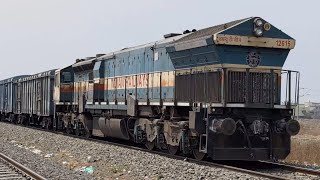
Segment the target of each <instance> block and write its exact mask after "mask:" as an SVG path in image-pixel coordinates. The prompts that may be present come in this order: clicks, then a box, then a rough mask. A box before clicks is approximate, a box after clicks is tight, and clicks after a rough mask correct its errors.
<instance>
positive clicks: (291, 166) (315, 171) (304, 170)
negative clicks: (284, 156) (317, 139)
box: [260, 161, 320, 177]
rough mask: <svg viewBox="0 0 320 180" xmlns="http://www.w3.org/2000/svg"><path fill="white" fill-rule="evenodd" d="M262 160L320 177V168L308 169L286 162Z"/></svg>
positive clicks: (272, 164)
mask: <svg viewBox="0 0 320 180" xmlns="http://www.w3.org/2000/svg"><path fill="white" fill-rule="evenodd" d="M260 162H261V163H264V164H267V165H271V166H274V167H276V168H279V169H283V170H287V171H292V172H298V173H302V174H307V175H313V176H319V177H320V171H319V170H314V169H308V168H304V167H299V166H294V165H289V164H285V163H278V162H269V161H260Z"/></svg>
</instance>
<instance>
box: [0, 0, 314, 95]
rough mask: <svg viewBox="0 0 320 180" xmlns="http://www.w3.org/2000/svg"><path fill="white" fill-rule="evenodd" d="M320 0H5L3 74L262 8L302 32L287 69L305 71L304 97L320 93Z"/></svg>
mask: <svg viewBox="0 0 320 180" xmlns="http://www.w3.org/2000/svg"><path fill="white" fill-rule="evenodd" d="M319 6H320V3H318V1H316V0H314V1H308V2H306V1H292V0H291V1H280V0H268V1H257V0H255V1H249V0H248V1H245V0H242V1H236V0H234V1H230V0H229V1H228V0H224V1H213V0H204V1H200V0H199V1H187V0H159V1H154V0H135V1H132V0H127V1H123V0H117V1H107V0H90V1H89V0H86V1H85V0H51V1H49V0H1V1H0V58H1V59H0V62H1V64H0V79H4V78H7V77H11V76H15V75H20V74H33V73H38V72H41V71H45V70H49V69H54V68H59V67H63V66H66V65H69V64H72V63H73V62H74V61H75V59H76V58H82V57H88V56H94V55H95V54H97V53H106V52H110V51H112V50H118V49H121V48H124V47H127V46H134V45H139V44H143V43H147V42H151V41H154V40H159V39H161V38H162V37H163V34H166V33H169V32H182V31H183V30H186V29H193V28H195V29H201V28H205V27H209V26H212V25H216V24H220V23H224V22H228V21H232V20H236V19H240V18H245V17H249V16H260V17H262V18H264V19H266V20H267V21H269V22H270V23H271V24H273V25H275V26H277V27H278V28H280V29H281V30H283V31H284V32H286V33H287V34H289V35H290V36H292V37H294V38H295V39H296V40H297V45H296V48H295V49H294V50H292V51H291V53H290V55H289V57H288V59H287V61H286V64H285V68H286V69H294V70H299V71H301V76H302V79H301V87H303V88H309V89H310V91H309V92H307V91H306V90H302V94H304V93H305V94H310V95H307V96H304V97H303V99H302V101H305V100H309V99H310V100H315V101H320V75H319V74H318V73H319V70H317V69H318V68H320V62H319V61H320V58H319V53H320V47H319V43H320V33H319V32H320V25H319V18H320V12H319V11H320V10H319Z"/></svg>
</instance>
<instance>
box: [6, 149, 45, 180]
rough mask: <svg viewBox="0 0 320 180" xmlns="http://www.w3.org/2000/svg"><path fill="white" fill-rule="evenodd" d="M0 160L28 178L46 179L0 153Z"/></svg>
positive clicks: (35, 179)
mask: <svg viewBox="0 0 320 180" xmlns="http://www.w3.org/2000/svg"><path fill="white" fill-rule="evenodd" d="M0 158H1V159H3V160H4V161H5V162H7V163H9V164H10V165H11V166H13V167H14V168H16V169H17V170H19V171H20V172H22V173H24V174H25V175H26V176H28V177H30V178H31V179H34V180H45V179H46V178H44V177H42V176H41V175H39V174H38V173H36V172H34V171H32V170H31V169H29V168H27V167H25V166H23V165H22V164H20V163H18V162H17V161H15V160H13V159H11V158H9V157H8V156H6V155H4V154H2V153H0Z"/></svg>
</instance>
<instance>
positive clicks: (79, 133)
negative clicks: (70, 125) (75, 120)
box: [75, 125, 81, 136]
mask: <svg viewBox="0 0 320 180" xmlns="http://www.w3.org/2000/svg"><path fill="white" fill-rule="evenodd" d="M75 134H76V135H77V136H81V130H80V128H79V125H78V126H77V127H76V129H75Z"/></svg>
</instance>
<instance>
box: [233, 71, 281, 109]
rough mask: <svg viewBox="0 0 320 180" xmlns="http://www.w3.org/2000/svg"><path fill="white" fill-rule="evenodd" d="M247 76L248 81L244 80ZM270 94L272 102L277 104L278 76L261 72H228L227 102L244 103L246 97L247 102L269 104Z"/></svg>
mask: <svg viewBox="0 0 320 180" xmlns="http://www.w3.org/2000/svg"><path fill="white" fill-rule="evenodd" d="M247 76H249V77H248V83H247V82H246V80H247ZM272 77H273V78H272ZM272 81H273V82H272ZM272 87H273V92H272ZM247 89H248V90H247ZM272 94H273V96H274V97H273V98H274V99H273V101H274V103H275V104H278V103H279V93H278V78H277V75H276V74H274V75H272V73H261V72H248V73H247V72H234V71H229V72H228V87H227V100H228V103H245V102H246V98H248V103H260V104H270V103H271V101H272V99H271V97H272Z"/></svg>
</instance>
